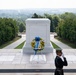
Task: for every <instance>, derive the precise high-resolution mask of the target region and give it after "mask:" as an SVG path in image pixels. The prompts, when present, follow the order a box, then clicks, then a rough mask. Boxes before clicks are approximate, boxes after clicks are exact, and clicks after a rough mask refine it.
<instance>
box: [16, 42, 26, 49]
mask: <svg viewBox="0 0 76 75" xmlns="http://www.w3.org/2000/svg"><path fill="white" fill-rule="evenodd" d="M24 43H25V41H24V42H22V43H21V44H20V45H18V46H17V47H16V48H15V49H22V47H23V45H24Z"/></svg>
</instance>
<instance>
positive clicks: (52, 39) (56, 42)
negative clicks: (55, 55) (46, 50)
mask: <svg viewBox="0 0 76 75" xmlns="http://www.w3.org/2000/svg"><path fill="white" fill-rule="evenodd" d="M50 40H51V41H52V42H54V43H55V44H56V45H58V46H59V47H60V48H61V49H73V48H71V47H70V46H68V45H66V44H64V43H62V42H60V41H58V40H57V39H55V38H54V34H52V35H50Z"/></svg>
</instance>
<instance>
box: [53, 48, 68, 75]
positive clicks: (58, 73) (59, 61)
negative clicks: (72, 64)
mask: <svg viewBox="0 0 76 75" xmlns="http://www.w3.org/2000/svg"><path fill="white" fill-rule="evenodd" d="M56 54H57V56H56V58H55V67H56V69H55V73H54V75H64V71H63V66H67V65H68V63H67V60H66V57H64V55H63V53H62V50H61V49H56Z"/></svg>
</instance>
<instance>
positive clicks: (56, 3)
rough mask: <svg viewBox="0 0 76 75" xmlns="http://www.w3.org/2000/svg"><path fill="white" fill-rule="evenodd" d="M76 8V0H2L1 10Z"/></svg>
mask: <svg viewBox="0 0 76 75" xmlns="http://www.w3.org/2000/svg"><path fill="white" fill-rule="evenodd" d="M25 8H76V0H0V9H25Z"/></svg>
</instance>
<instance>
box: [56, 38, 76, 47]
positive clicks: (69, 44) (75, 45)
mask: <svg viewBox="0 0 76 75" xmlns="http://www.w3.org/2000/svg"><path fill="white" fill-rule="evenodd" d="M55 38H56V39H57V40H59V41H61V42H63V43H65V44H67V45H68V46H70V47H72V48H76V44H74V43H71V42H69V41H67V40H64V39H62V38H59V37H55Z"/></svg>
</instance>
